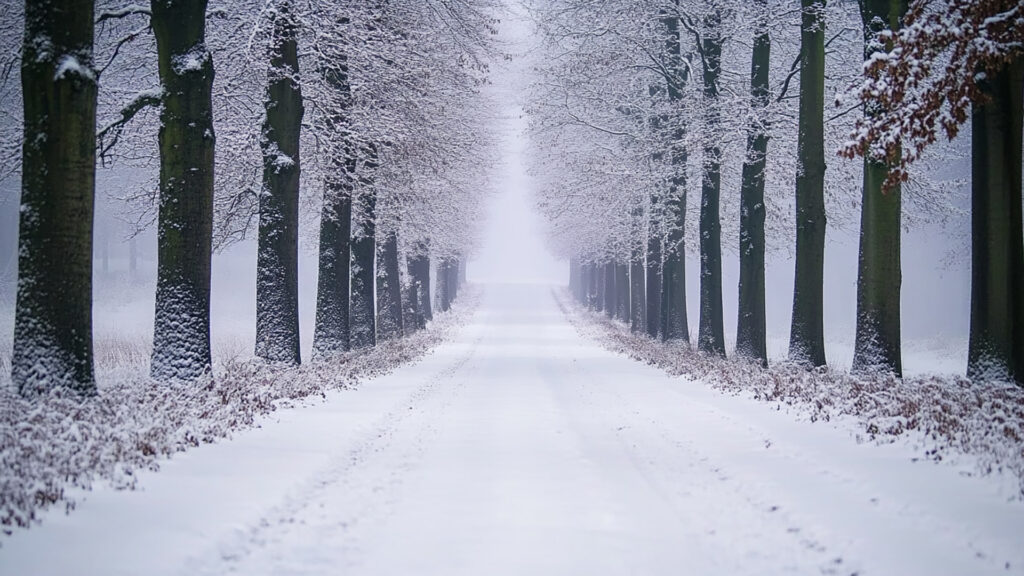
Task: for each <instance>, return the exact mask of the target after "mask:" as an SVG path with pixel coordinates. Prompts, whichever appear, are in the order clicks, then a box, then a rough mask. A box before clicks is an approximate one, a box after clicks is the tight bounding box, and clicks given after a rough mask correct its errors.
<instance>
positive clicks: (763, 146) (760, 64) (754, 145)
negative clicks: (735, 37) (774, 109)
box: [736, 0, 772, 366]
mask: <svg viewBox="0 0 1024 576" xmlns="http://www.w3.org/2000/svg"><path fill="white" fill-rule="evenodd" d="M756 4H757V7H758V10H761V11H762V14H761V19H760V20H758V23H757V26H758V27H757V32H756V33H755V35H754V49H753V55H752V56H751V59H750V100H751V105H752V108H753V109H754V111H755V112H756V113H757V114H758V115H759V116H756V117H755V118H754V119H753V120H752V121H751V123H750V127H749V128H748V130H747V156H746V159H745V160H744V162H743V176H742V183H741V184H740V242H739V247H740V280H739V299H738V310H737V320H736V354H738V355H739V356H742V357H745V358H749V359H751V360H756V361H758V362H760V363H761V365H763V366H767V365H768V342H767V336H766V334H765V295H764V290H765V286H764V252H765V238H764V219H765V205H764V176H765V164H766V158H767V155H768V138H769V136H768V126H767V122H768V119H767V117H766V116H765V109H766V108H767V107H768V102H769V99H770V86H769V84H768V71H769V65H770V64H771V47H772V45H771V37H770V36H769V32H768V24H767V14H766V13H764V11H766V10H767V0H756Z"/></svg>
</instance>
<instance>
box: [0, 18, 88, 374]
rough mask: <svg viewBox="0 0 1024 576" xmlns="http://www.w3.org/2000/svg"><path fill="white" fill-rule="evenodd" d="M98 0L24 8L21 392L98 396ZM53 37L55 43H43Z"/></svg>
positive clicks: (14, 368) (15, 360)
mask: <svg viewBox="0 0 1024 576" xmlns="http://www.w3.org/2000/svg"><path fill="white" fill-rule="evenodd" d="M93 9H94V3H93V2H92V0H53V1H51V2H47V3H43V2H34V1H32V0H28V1H26V3H25V37H24V45H23V49H22V61H21V83H22V96H23V99H24V130H25V133H24V143H23V146H22V183H21V214H20V220H21V221H20V227H19V229H20V232H19V234H20V237H19V257H18V288H17V303H16V305H15V306H16V309H15V321H14V347H13V350H12V357H11V380H12V382H13V383H14V385H15V386H16V387H17V389H18V391H19V392H20V393H22V394H35V393H40V392H45V391H47V390H49V389H51V388H54V387H58V386H60V387H67V388H70V389H73V390H77V391H79V392H82V393H85V394H94V393H95V391H96V381H95V377H94V373H93V345H92V234H93V206H94V194H95V189H96V93H97V83H96V82H97V81H96V72H95V70H94V68H93V18H94V15H93ZM41 38H44V39H49V42H48V43H41V42H39V41H38V40H39V39H41Z"/></svg>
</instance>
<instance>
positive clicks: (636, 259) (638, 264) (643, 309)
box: [629, 215, 647, 334]
mask: <svg viewBox="0 0 1024 576" xmlns="http://www.w3.org/2000/svg"><path fill="white" fill-rule="evenodd" d="M639 218H640V216H638V215H634V221H635V222H634V224H635V225H636V227H637V228H639V222H638V220H639ZM646 320H647V289H646V284H645V271H644V249H643V242H642V236H641V235H640V234H639V233H637V232H635V233H634V234H633V251H632V253H631V254H630V259H629V330H630V331H631V332H633V333H634V334H639V333H641V332H643V331H644V328H645V327H644V322H645V321H646Z"/></svg>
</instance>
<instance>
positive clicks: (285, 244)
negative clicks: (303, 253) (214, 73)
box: [256, 1, 303, 365]
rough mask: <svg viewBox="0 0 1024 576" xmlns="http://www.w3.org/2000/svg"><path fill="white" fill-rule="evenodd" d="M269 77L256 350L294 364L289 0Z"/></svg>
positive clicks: (278, 20)
mask: <svg viewBox="0 0 1024 576" xmlns="http://www.w3.org/2000/svg"><path fill="white" fill-rule="evenodd" d="M273 34H274V37H273V41H272V42H271V53H270V67H269V69H268V71H267V75H268V80H269V83H268V85H267V95H266V100H265V101H264V102H265V104H264V108H265V111H266V118H265V120H264V123H263V141H262V144H263V193H262V194H260V221H259V240H258V248H257V260H256V356H258V357H260V358H263V359H265V360H268V361H270V362H275V363H281V364H286V365H296V364H299V362H300V361H301V353H300V345H299V170H300V158H299V134H300V131H301V128H302V116H303V106H302V91H301V89H300V87H299V83H298V79H299V78H298V74H299V57H298V42H297V35H298V30H297V26H296V23H295V20H294V16H293V14H292V12H291V3H290V2H288V1H284V2H281V3H280V4H279V5H278V11H277V12H276V14H275V16H274V30H273Z"/></svg>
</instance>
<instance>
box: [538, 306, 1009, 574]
mask: <svg viewBox="0 0 1024 576" xmlns="http://www.w3.org/2000/svg"><path fill="white" fill-rule="evenodd" d="M552 297H553V298H554V299H555V300H556V302H557V303H558V305H559V308H560V309H561V311H562V313H563V314H565V315H566V316H567V317H568V315H570V314H572V312H571V311H569V310H567V309H566V308H565V307H564V306H562V304H561V302H560V301H559V299H558V297H557V296H555V295H552ZM581 321H582V322H585V320H581ZM588 340H589V338H588ZM609 354H610V355H612V356H614V358H615V359H616V360H620V361H628V362H634V363H637V362H636V361H634V360H631V359H629V358H627V357H625V356H621V355H619V354H616V353H614V352H609ZM608 362H609V363H611V362H612V361H611V360H609V361H608ZM637 364H638V363H637ZM576 368H577V369H578V370H579V371H580V372H581V373H583V374H586V375H587V376H586V378H584V379H583V380H590V381H591V382H595V383H597V384H599V386H595V387H594V389H595V390H596V391H600V393H601V394H605V395H607V396H609V397H610V398H613V400H612V401H605V402H595V405H597V406H603V407H607V408H611V407H616V408H617V409H616V413H618V414H619V417H622V419H623V420H625V421H629V422H630V427H631V428H633V429H634V430H635V429H646V431H645V432H644V433H643V436H642V437H647V438H648V439H649V438H650V436H651V435H657V436H660V437H661V439H662V440H663V442H664V443H665V444H667V445H668V446H670V447H672V449H673V450H674V451H676V452H680V451H681V452H683V453H686V454H687V458H693V459H696V460H697V461H699V462H701V463H702V465H703V466H704V467H706V468H707V469H709V470H711V471H712V472H715V473H719V474H721V477H722V482H723V484H724V485H728V486H730V487H731V489H732V490H734V492H733V500H734V501H736V500H738V499H743V500H745V501H746V502H747V503H748V504H749V505H750V507H751V508H752V509H753V510H761V511H765V510H767V511H769V512H770V514H764V513H762V514H761V518H762V520H761V525H762V526H769V527H774V531H775V532H776V533H778V532H779V531H780V530H785V531H786V533H788V534H792V535H793V536H795V537H797V538H798V539H799V541H800V542H801V543H802V544H803V545H804V546H805V547H807V549H808V550H810V551H812V552H814V553H815V554H817V555H818V556H819V557H820V562H819V563H818V569H819V570H820V571H821V572H822V573H830V574H831V573H835V574H845V573H859V574H878V573H884V574H905V573H915V572H917V571H920V570H921V569H922V567H923V565H925V564H922V562H925V563H926V565H936V566H942V567H943V569H944V570H948V571H949V573H957V574H959V573H963V574H974V573H1003V572H1004V571H1008V570H1011V569H1019V566H1020V563H1019V562H1018V558H1017V557H1018V556H1019V549H1017V551H1016V552H1013V546H1010V547H1006V546H1000V544H1005V543H1003V542H998V541H992V539H991V534H988V538H986V540H981V539H980V537H982V536H983V535H985V534H987V531H981V530H980V528H981V525H978V524H977V521H978V515H977V512H976V511H971V510H968V509H967V507H965V506H956V505H955V504H954V505H949V503H948V502H944V501H943V500H942V498H941V490H940V491H939V497H938V498H935V496H936V495H935V494H928V493H927V490H921V489H920V488H919V486H920V485H915V484H914V483H913V482H912V481H911V482H907V480H908V478H903V477H900V476H899V474H898V473H890V471H889V470H888V469H887V468H888V467H887V466H886V464H888V463H889V462H890V461H892V456H891V455H889V454H888V453H886V452H885V450H886V448H887V447H885V446H882V447H877V446H873V445H869V446H859V445H857V443H856V442H855V441H854V440H853V439H852V438H849V437H846V436H845V434H844V433H843V432H842V431H837V430H834V429H833V428H832V427H831V426H830V425H829V424H822V423H818V424H815V425H813V426H812V427H811V430H810V432H811V434H807V432H808V431H807V428H808V426H807V425H806V423H804V422H799V421H796V420H794V418H793V417H792V416H791V415H789V414H784V413H783V414H779V415H776V414H768V413H766V412H765V411H764V409H765V408H770V407H768V406H764V405H761V404H759V403H756V402H753V401H747V400H746V399H734V398H730V397H728V396H726V395H722V394H721V393H719V392H716V391H706V390H703V389H701V388H700V387H701V386H702V384H701V383H700V382H692V381H688V380H686V379H684V378H678V377H669V376H668V375H666V374H664V373H663V372H662V371H661V370H660V369H658V368H655V367H650V366H642V367H640V366H638V367H637V368H638V369H641V370H643V371H645V372H647V373H649V374H650V377H649V378H646V377H645V378H643V379H642V380H641V381H640V382H630V383H624V382H614V381H610V380H609V379H608V376H607V374H608V370H603V371H602V370H600V369H599V368H595V366H594V364H590V365H579V364H578V365H577V366H576ZM627 384H635V385H636V386H632V387H631V386H627ZM594 393H597V392H594ZM652 397H654V398H659V399H661V402H650V401H647V400H648V399H650V398H652ZM717 398H721V399H722V402H721V403H718V402H717V401H716V400H717ZM744 402H746V405H745V404H744ZM733 405H735V406H736V407H737V408H739V409H740V410H739V411H738V412H735V413H734V412H730V411H728V408H726V407H727V406H733ZM627 407H629V408H627ZM627 412H628V416H627V417H624V416H623V415H624V414H626V413H627ZM776 416H777V417H776ZM681 422H682V423H684V424H685V425H681ZM815 432H819V434H815ZM625 435H626V436H628V435H629V434H628V433H625ZM823 437H824V438H823ZM837 440H838V442H837ZM644 445H645V441H638V442H636V443H635V444H634V446H637V447H641V446H644ZM759 447H761V448H759ZM650 453H651V454H654V455H655V456H656V457H657V456H659V455H660V456H663V455H664V454H667V453H671V452H669V451H664V450H663V449H657V450H650ZM893 463H894V464H896V465H898V466H903V467H905V466H906V465H907V464H908V462H906V460H905V459H903V460H896V461H894V462H893ZM664 466H665V463H664V462H661V463H659V464H658V465H654V464H653V461H652V463H651V466H650V468H651V469H652V470H653V471H654V472H655V473H656V474H660V473H663V472H664ZM934 467H935V465H933V464H931V463H922V464H920V465H918V467H916V468H915V469H913V470H910V472H911V474H913V476H912V477H911V478H913V477H921V478H922V480H927V476H928V468H934ZM907 476H910V475H907ZM996 518H997V517H996V516H993V520H996ZM965 520H966V521H974V522H973V523H974V524H975V525H973V526H964V521H965ZM996 521H997V520H996ZM763 537H764V535H762V538H763ZM742 541H743V542H750V540H749V539H746V538H744V539H742ZM755 542H756V539H755ZM759 561H760V560H759ZM801 571H802V572H803V571H805V570H801Z"/></svg>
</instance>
